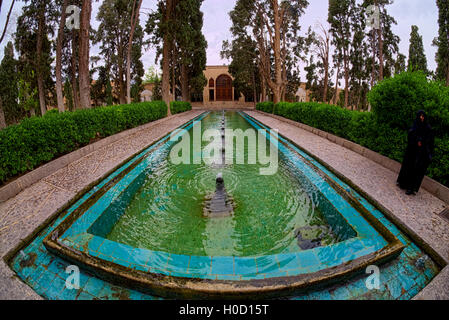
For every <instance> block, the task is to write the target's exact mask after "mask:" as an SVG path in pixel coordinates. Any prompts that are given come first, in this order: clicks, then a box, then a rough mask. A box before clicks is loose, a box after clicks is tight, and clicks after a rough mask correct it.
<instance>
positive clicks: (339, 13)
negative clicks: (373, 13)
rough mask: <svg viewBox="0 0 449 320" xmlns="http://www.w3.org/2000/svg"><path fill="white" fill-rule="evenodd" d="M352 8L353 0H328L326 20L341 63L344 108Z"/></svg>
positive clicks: (347, 87)
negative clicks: (343, 82)
mask: <svg viewBox="0 0 449 320" xmlns="http://www.w3.org/2000/svg"><path fill="white" fill-rule="evenodd" d="M354 10H355V0H329V16H328V22H329V24H330V25H331V34H332V37H333V40H332V43H333V44H334V46H335V55H336V56H337V57H339V58H341V59H342V65H343V72H344V79H345V91H344V107H345V108H348V105H349V75H350V74H349V72H350V50H351V29H352V21H353V15H354Z"/></svg>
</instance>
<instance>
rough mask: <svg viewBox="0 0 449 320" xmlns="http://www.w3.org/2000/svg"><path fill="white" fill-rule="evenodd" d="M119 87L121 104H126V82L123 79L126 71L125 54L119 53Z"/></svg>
mask: <svg viewBox="0 0 449 320" xmlns="http://www.w3.org/2000/svg"><path fill="white" fill-rule="evenodd" d="M120 51H121V50H120V48H119V52H120ZM118 61H119V62H118V80H117V83H118V87H119V100H120V104H125V103H126V85H125V82H124V80H123V76H124V73H125V71H124V70H123V55H121V54H119V56H118Z"/></svg>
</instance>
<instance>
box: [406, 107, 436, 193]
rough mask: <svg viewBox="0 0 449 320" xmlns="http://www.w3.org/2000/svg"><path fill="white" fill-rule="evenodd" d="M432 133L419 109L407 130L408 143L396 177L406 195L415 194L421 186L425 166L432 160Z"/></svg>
mask: <svg viewBox="0 0 449 320" xmlns="http://www.w3.org/2000/svg"><path fill="white" fill-rule="evenodd" d="M433 149H434V135H433V131H432V128H431V127H430V125H429V124H428V123H427V115H426V114H425V112H424V111H419V112H418V114H417V116H416V120H415V122H414V124H413V127H412V128H411V129H410V130H409V132H408V145H407V150H406V151H405V156H404V162H403V163H402V168H401V172H400V173H399V177H398V185H399V187H401V188H402V189H404V190H407V194H408V195H412V194H415V193H416V192H418V191H419V188H420V187H421V184H422V181H423V179H424V176H425V175H426V172H427V168H428V167H429V165H430V162H431V161H432V155H433Z"/></svg>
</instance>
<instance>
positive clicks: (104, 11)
mask: <svg viewBox="0 0 449 320" xmlns="http://www.w3.org/2000/svg"><path fill="white" fill-rule="evenodd" d="M139 2H140V1H139ZM138 6H139V3H136V1H134V0H105V1H103V3H102V4H101V6H100V10H99V12H98V15H97V20H98V21H99V22H100V25H99V27H98V31H97V33H96V35H95V43H100V54H101V56H102V58H103V60H104V61H105V63H104V66H105V67H106V68H107V69H108V70H111V71H110V75H111V76H112V78H113V80H114V87H115V92H116V95H117V96H118V98H119V102H120V103H121V104H124V103H127V102H128V97H129V99H131V86H132V82H133V79H132V77H131V73H134V74H135V75H136V76H137V75H138V76H140V77H141V76H143V66H142V65H141V62H140V58H141V47H142V41H143V31H142V27H141V26H140V24H139V15H138V14H137V12H140V8H138ZM131 21H132V23H131ZM130 41H132V42H131V43H130ZM137 65H139V67H137ZM128 68H129V70H128ZM136 78H137V77H135V78H134V79H136ZM137 80H139V79H137ZM128 83H129V93H128ZM129 102H131V100H129Z"/></svg>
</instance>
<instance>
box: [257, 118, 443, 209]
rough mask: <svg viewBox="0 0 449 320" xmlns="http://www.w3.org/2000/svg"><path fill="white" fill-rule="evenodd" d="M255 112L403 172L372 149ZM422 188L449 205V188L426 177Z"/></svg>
mask: <svg viewBox="0 0 449 320" xmlns="http://www.w3.org/2000/svg"><path fill="white" fill-rule="evenodd" d="M254 111H255V112H258V113H260V114H263V115H265V116H269V117H272V118H275V119H277V120H280V121H283V122H285V123H288V124H291V125H294V126H296V127H299V128H301V129H303V130H306V131H308V132H311V133H313V134H315V135H317V136H320V137H322V138H325V139H327V140H329V141H331V142H333V143H335V144H338V145H340V146H342V147H344V148H346V149H349V150H351V151H354V152H355V153H358V154H360V155H361V156H363V157H365V158H367V159H369V160H372V161H374V162H376V163H377V164H380V165H381V166H383V167H385V168H387V169H389V170H391V171H393V172H394V173H397V174H399V171H400V170H401V164H400V163H399V162H397V161H395V160H392V159H390V158H387V157H385V156H383V155H381V154H379V153H377V152H374V151H372V150H370V149H367V148H365V147H362V146H361V145H359V144H356V143H355V142H352V141H349V140H346V139H343V138H340V137H337V136H335V135H333V134H331V133H328V132H325V131H322V130H320V129H317V128H313V127H310V126H308V125H305V124H303V123H300V122H296V121H293V120H290V119H287V118H284V117H281V116H278V115H275V114H270V113H266V112H263V111H260V110H254ZM422 188H424V189H425V190H426V191H427V192H429V193H430V194H431V195H433V196H435V197H436V198H438V199H440V200H441V201H443V202H446V203H448V204H449V188H448V187H446V186H444V185H442V184H441V183H439V182H437V181H435V180H433V179H431V178H429V177H428V176H426V177H424V180H423V183H422Z"/></svg>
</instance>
